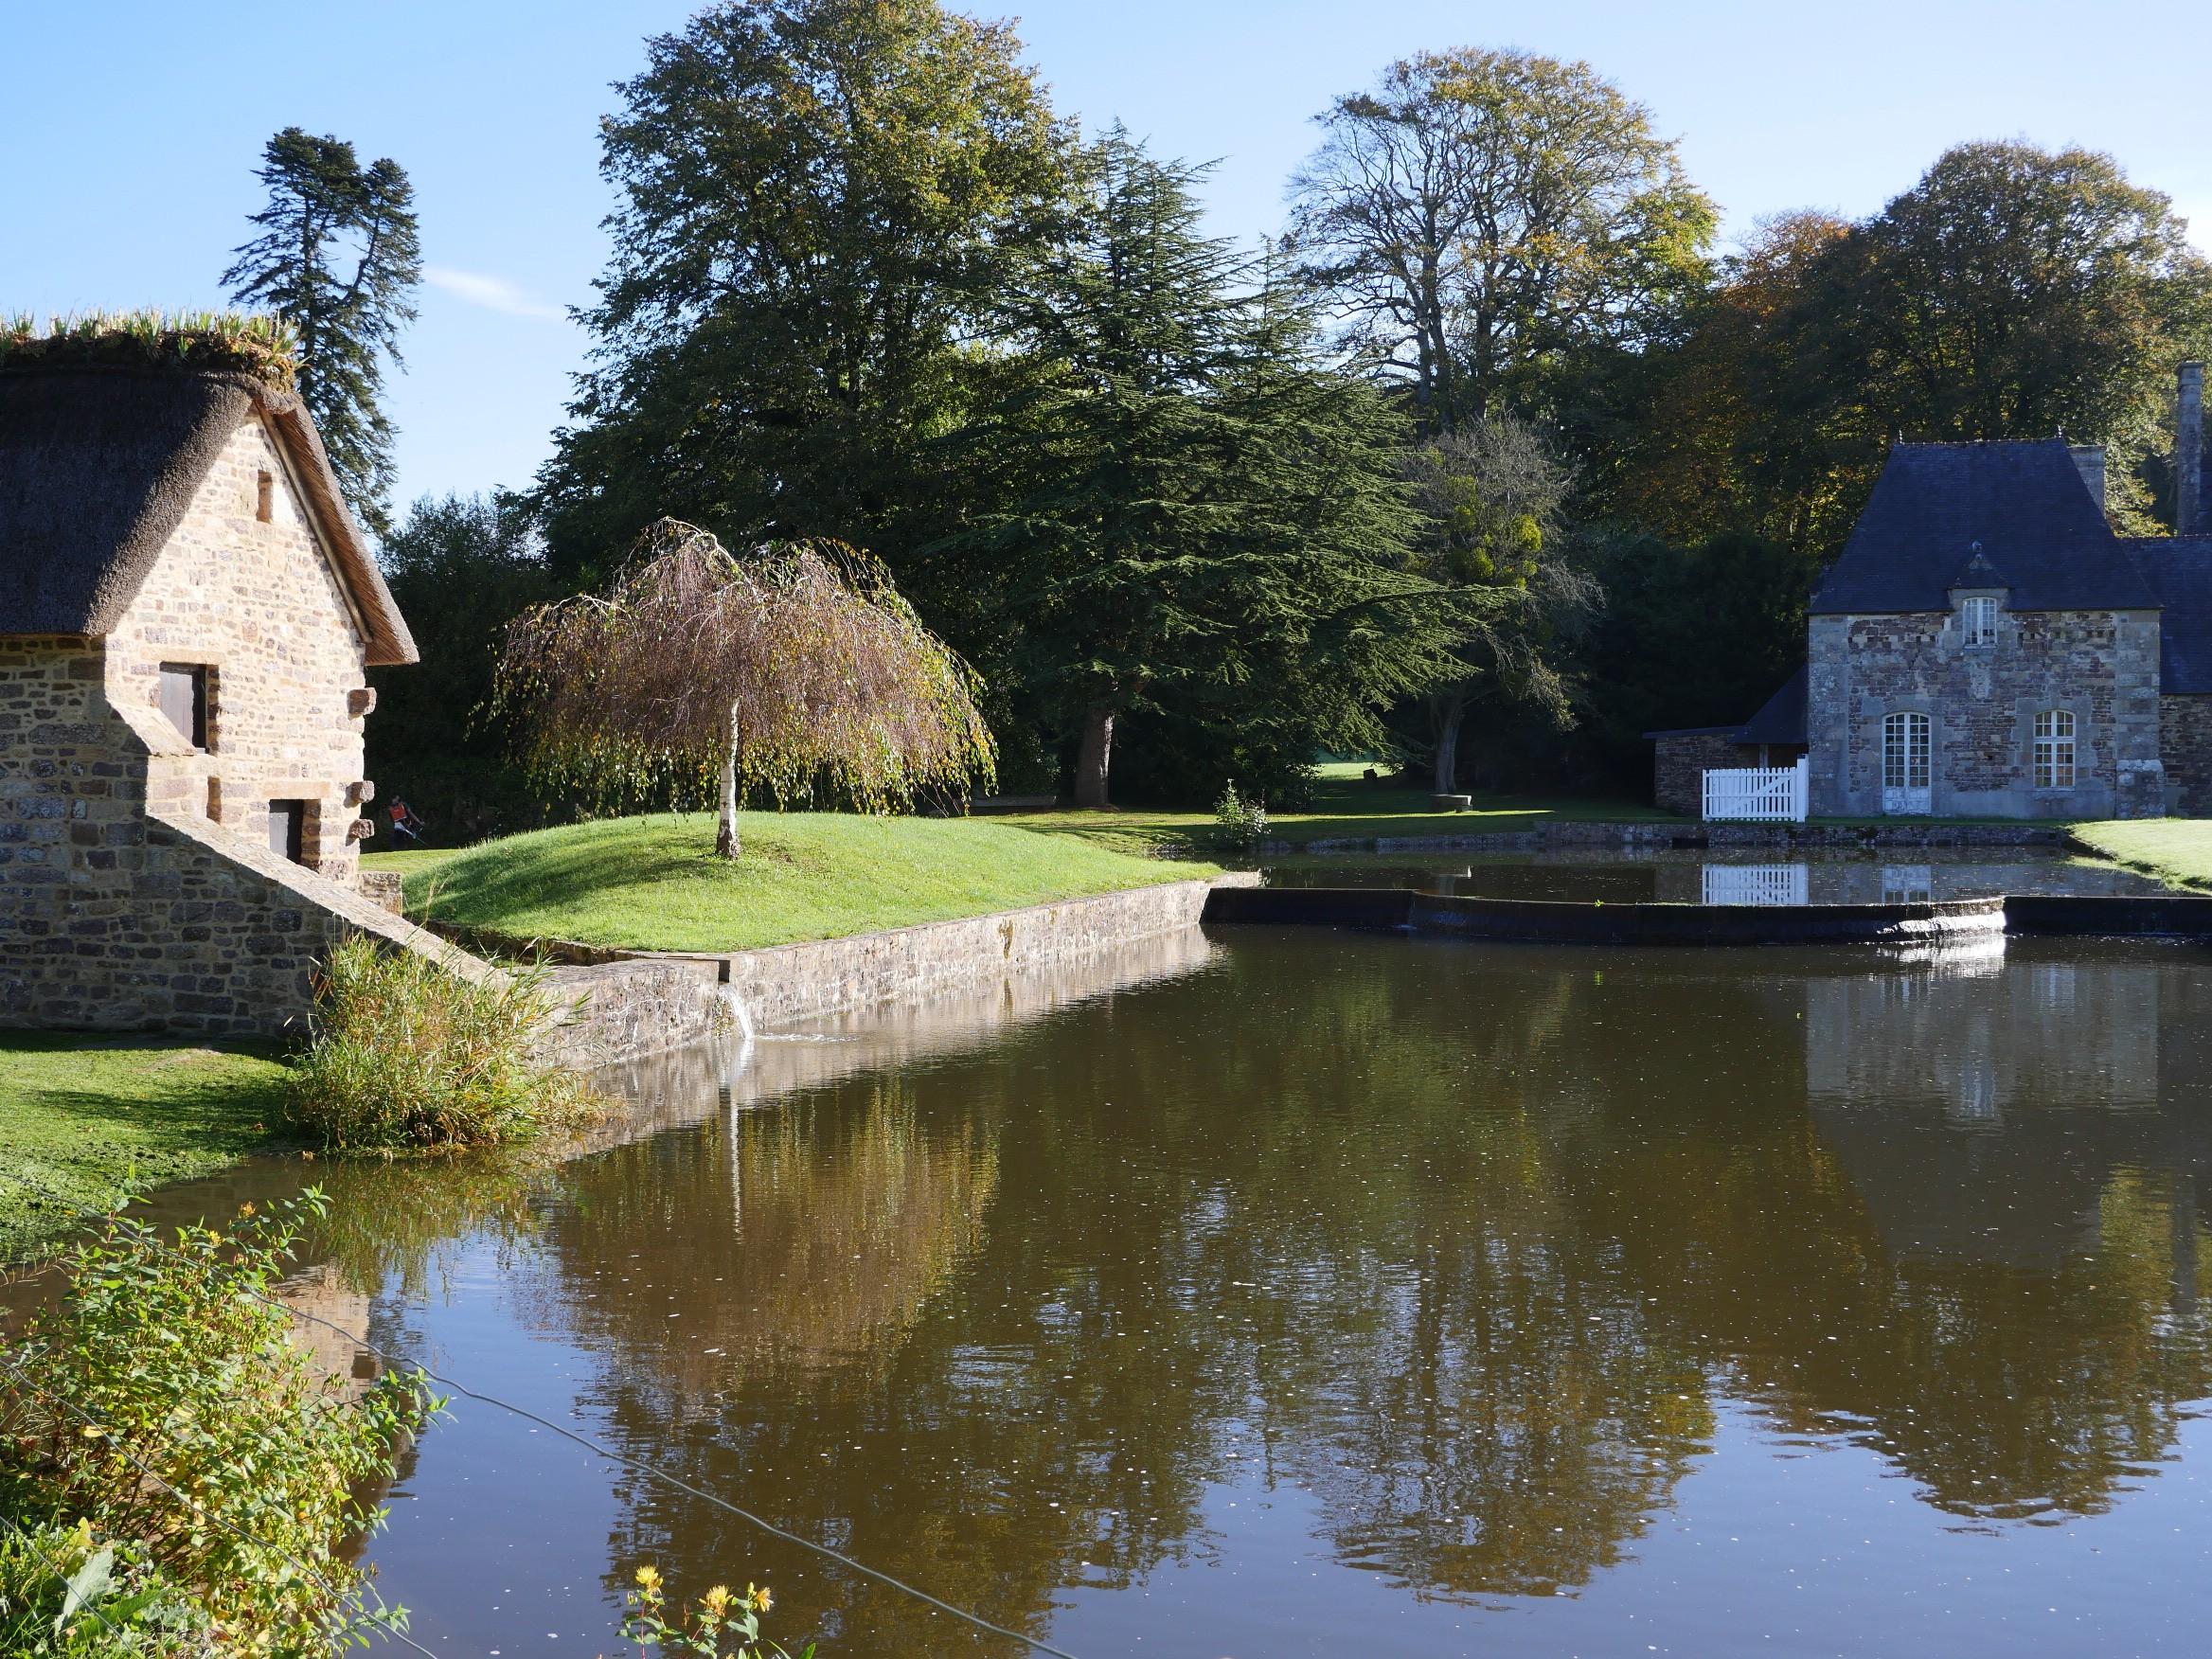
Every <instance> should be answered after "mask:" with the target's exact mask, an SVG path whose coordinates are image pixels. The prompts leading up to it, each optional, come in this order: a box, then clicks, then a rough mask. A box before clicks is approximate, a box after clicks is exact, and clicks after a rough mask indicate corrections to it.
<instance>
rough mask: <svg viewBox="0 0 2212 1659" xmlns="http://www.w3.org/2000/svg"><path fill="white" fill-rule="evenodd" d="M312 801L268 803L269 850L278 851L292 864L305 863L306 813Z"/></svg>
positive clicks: (311, 806) (311, 805)
mask: <svg viewBox="0 0 2212 1659" xmlns="http://www.w3.org/2000/svg"><path fill="white" fill-rule="evenodd" d="M313 806H314V802H312V801H271V802H270V803H269V850H270V851H271V852H275V853H280V854H282V855H283V856H284V857H286V858H288V859H290V860H291V861H292V862H293V863H294V864H305V863H307V835H308V813H309V812H311V811H312V808H313Z"/></svg>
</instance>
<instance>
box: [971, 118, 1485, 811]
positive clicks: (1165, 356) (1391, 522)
mask: <svg viewBox="0 0 2212 1659" xmlns="http://www.w3.org/2000/svg"><path fill="white" fill-rule="evenodd" d="M1191 176H1192V175H1191V174H1190V172H1189V171H1188V170H1187V169H1182V168H1179V167H1174V166H1169V165H1166V164H1163V163H1161V162H1158V161H1156V160H1154V159H1152V158H1151V157H1150V156H1148V155H1147V154H1146V153H1145V152H1143V151H1142V150H1141V149H1140V148H1139V147H1138V146H1137V145H1135V144H1133V143H1132V142H1131V141H1130V140H1129V139H1128V138H1127V136H1126V135H1125V134H1121V133H1120V132H1119V131H1118V130H1116V131H1115V133H1113V134H1110V135H1109V136H1108V137H1107V138H1105V139H1104V140H1103V141H1102V142H1101V143H1099V144H1098V145H1097V146H1096V147H1095V148H1093V149H1092V150H1091V151H1090V152H1088V153H1087V155H1086V157H1085V161H1084V188H1083V198H1082V200H1081V203H1080V205H1079V208H1078V210H1077V213H1076V215H1075V218H1074V221H1073V226H1072V230H1071V233H1070V235H1069V236H1068V237H1067V238H1066V240H1065V241H1063V242H1062V244H1061V246H1060V247H1058V248H1057V249H1056V250H1055V251H1054V252H1053V254H1052V255H1051V256H1050V257H1049V258H1048V259H1044V261H1043V262H1042V263H1041V265H1040V267H1039V272H1038V276H1037V278H1036V280H1035V281H1034V282H1033V283H1032V284H1031V285H1029V286H1028V287H1027V288H1026V290H1025V291H1023V292H1022V293H1021V294H1018V295H1017V296H1016V297H1015V298H1014V300H1013V301H1012V302H1011V303H1010V304H1009V306H1008V318H1007V327H1008V330H1009V332H1010V333H1012V334H1014V335H1016V336H1018V337H1019V338H1020V339H1022V340H1023V341H1024V342H1026V346H1027V348H1028V349H1029V350H1030V352H1031V353H1032V357H1033V362H1034V365H1035V366H1034V367H1033V368H1032V370H1031V374H1032V379H1031V380H1030V382H1029V383H1028V384H1026V386H1025V387H1024V388H1023V389H1022V390H1021V392H1020V393H1019V395H1017V396H1016V397H1014V398H1012V399H1011V400H1009V401H1008V402H1006V403H1005V404H1003V405H1002V406H1001V407H1000V408H998V409H997V410H996V411H995V412H994V414H993V416H992V418H991V419H989V420H986V421H982V422H979V423H978V424H977V425H976V426H975V427H974V429H973V430H972V432H970V433H969V434H967V435H965V441H967V442H969V443H972V444H974V445H977V446H980V447H982V448H983V449H985V450H987V451H989V452H990V453H993V454H996V455H999V456H1000V457H1001V458H1002V465H1003V467H1004V468H1005V473H1006V475H1005V477H1004V478H1003V479H1002V484H1003V490H1004V495H1005V497H1006V499H1007V500H1008V505H1007V506H1005V507H1003V508H991V509H989V510H988V511H987V513H986V514H985V515H984V519H985V522H984V524H983V525H982V526H981V527H979V528H978V529H977V530H976V531H973V532H971V533H970V535H969V536H968V537H967V538H966V539H965V540H966V542H967V544H968V545H969V546H970V548H971V549H972V550H974V549H982V550H985V551H987V552H988V554H989V555H990V557H989V559H988V561H986V562H988V563H989V564H990V566H991V567H992V568H995V569H997V570H999V571H1000V572H1002V573H1003V578H1002V580H1003V587H1002V589H1001V597H1000V598H999V601H998V606H997V614H998V615H999V616H1000V617H1001V618H1002V619H1003V622H1004V624H1005V626H1006V627H1007V628H1008V630H1009V631H1010V632H1011V633H1013V635H1014V637H1015V639H1016V644H1015V646H1014V648H1013V650H1012V652H1011V656H1012V660H1013V662H1014V663H1015V665H1016V666H1017V669H1018V670H1019V671H1020V672H1021V673H1022V675H1023V677H1024V679H1025V680H1026V683H1027V684H1029V685H1030V686H1032V687H1036V688H1037V691H1038V693H1039V695H1040V696H1041V697H1042V698H1043V699H1044V700H1045V701H1046V703H1047V704H1048V705H1050V706H1051V707H1052V708H1053V710H1054V711H1055V712H1056V713H1057V714H1058V716H1059V717H1060V719H1061V721H1062V722H1064V724H1065V725H1067V726H1072V727H1073V728H1074V729H1076V730H1077V731H1078V732H1079V741H1078V747H1077V757H1076V769H1075V794H1076V799H1077V801H1078V802H1079V804H1082V805H1087V806H1103V805H1105V804H1106V803H1107V800H1108V796H1109V788H1110V776H1111V769H1112V765H1113V756H1114V742H1115V729H1116V723H1117V722H1119V721H1120V719H1121V718H1122V717H1123V716H1124V715H1126V714H1128V713H1130V712H1131V711H1133V710H1150V711H1152V712H1154V713H1158V714H1161V715H1163V716H1165V717H1167V718H1169V719H1176V720H1181V721H1185V722H1191V723H1193V724H1196V725H1200V726H1206V727H1211V728H1212V730H1213V731H1214V732H1215V733H1216V734H1221V733H1222V732H1225V731H1228V730H1231V729H1234V730H1235V731H1237V732H1238V733H1239V734H1240V737H1241V738H1242V739H1243V740H1246V741H1247V742H1249V743H1251V744H1255V745H1257V747H1258V748H1260V749H1264V750H1266V751H1267V752H1268V753H1269V754H1270V755H1271V756H1272V757H1273V758H1274V759H1275V764H1276V767H1277V770H1278V773H1279V772H1286V771H1287V772H1295V771H1297V770H1300V769H1302V768H1303V767H1304V766H1305V765H1306V763H1307V761H1308V760H1309V759H1310V758H1311V752H1312V749H1313V746H1314V744H1315V742H1316V741H1317V740H1318V741H1329V740H1336V741H1340V742H1347V743H1358V742H1362V741H1372V740H1375V739H1377V738H1378V737H1379V736H1380V732H1379V728H1377V726H1376V724H1375V711H1376V709H1377V708H1378V707H1379V706H1380V705H1383V704H1384V703H1386V702H1387V701H1388V700H1389V699H1390V698H1392V697H1395V696H1400V695H1404V694H1408V693H1411V692H1415V691H1418V689H1420V688H1421V687H1424V686H1425V685H1426V684H1427V683H1428V682H1429V681H1430V680H1431V679H1433V678H1436V677H1437V676H1438V675H1441V674H1444V673H1447V672H1451V671H1454V670H1455V669H1457V667H1458V665H1457V663H1456V661H1455V659H1454V658H1453V657H1452V656H1451V652H1450V644H1451V641H1452V639H1453V637H1454V630H1455V623H1454V620H1453V618H1452V616H1451V615H1450V611H1451V605H1450V601H1449V598H1448V597H1446V596H1443V595H1441V594H1440V593H1439V591H1438V590H1437V589H1436V588H1435V587H1434V586H1433V585H1432V584H1430V583H1428V582H1426V581H1423V580H1421V579H1419V578H1418V577H1415V576H1413V575H1411V574H1409V573H1408V572H1406V571H1405V570H1404V569H1403V568H1402V566H1403V557H1402V556H1403V553H1404V549H1405V538H1406V535H1407V533H1408V531H1409V529H1410V527H1411V520H1410V515H1409V514H1408V512H1407V511H1406V508H1405V506H1404V503H1403V500H1402V495H1401V491H1400V487H1399V485H1398V482H1397V480H1396V478H1395V476H1394V473H1395V471H1396V460H1397V454H1398V446H1399V442H1400V438H1401V437H1402V432H1403V429H1402V426H1401V424H1400V421H1399V419H1397V418H1396V417H1395V416H1394V415H1393V414H1392V412H1391V411H1390V410H1389V408H1388V407H1387V405H1386V404H1385V403H1384V402H1383V400H1382V399H1381V398H1380V396H1379V395H1378V394H1377V393H1376V391H1375V390H1374V389H1373V388H1372V387H1371V386H1369V385H1367V384H1364V383H1363V382H1361V381H1360V380H1359V379H1357V378H1356V377H1353V376H1349V375H1347V374H1344V373H1340V372H1338V371H1336V370H1334V369H1332V368H1329V367H1326V366H1321V365H1319V364H1318V363H1317V362H1316V361H1315V358H1314V349H1313V348H1314V342H1313V338H1312V326H1311V317H1310V316H1309V315H1308V314H1307V312H1306V311H1305V309H1304V307H1303V305H1302V304H1301V303H1300V302H1298V301H1297V300H1296V299H1294V298H1293V294H1292V291H1291V289H1290V287H1289V285H1288V284H1287V283H1286V282H1284V281H1282V280H1280V279H1279V277H1278V276H1277V275H1276V274H1274V273H1269V274H1267V275H1265V276H1263V277H1262V279H1261V281H1260V282H1259V283H1258V287H1257V288H1254V287H1253V286H1251V285H1250V283H1249V282H1248V280H1247V274H1246V273H1245V272H1244V271H1243V270H1242V269H1241V265H1240V260H1239V259H1237V257H1236V256H1235V255H1234V253H1233V252H1232V251H1231V250H1230V249H1229V248H1228V247H1227V246H1226V245H1225V244H1223V243H1221V242H1218V241H1209V240H1207V239H1205V238H1204V237H1202V236H1201V235H1200V234H1199V233H1198V230H1197V221H1198V216H1199V210H1198V207H1197V205H1195V203H1194V202H1193V201H1192V199H1191V195H1190V182H1191ZM1232 746H1233V745H1232ZM1215 781H1216V782H1217V783H1218V781H1219V780H1218V779H1217V780H1215Z"/></svg>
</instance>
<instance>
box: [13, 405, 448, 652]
mask: <svg viewBox="0 0 2212 1659" xmlns="http://www.w3.org/2000/svg"><path fill="white" fill-rule="evenodd" d="M257 413H258V414H259V416H260V417H261V418H263V419H266V420H267V421H268V423H269V428H270V430H271V431H272V432H273V433H274V434H275V435H276V442H277V447H278V448H279V450H280V451H281V452H282V453H283V455H284V456H285V460H286V462H287V463H288V468H289V471H290V473H291V475H292V479H293V481H294V483H295V484H296V485H297V486H298V488H299V491H300V494H301V495H302V497H303V498H304V499H305V502H306V505H307V509H308V513H309V517H310V518H311V520H312V523H313V526H314V528H315V532H316V535H317V538H318V540H319V541H320V542H321V544H322V545H323V547H324V548H325V550H326V551H327V552H328V553H329V555H330V562H331V563H332V565H333V566H334V567H335V568H336V570H337V573H338V576H339V580H341V581H342V582H343V583H344V584H345V587H346V590H347V593H348V596H349V598H351V599H352V601H353V607H354V611H355V614H356V615H357V616H358V617H359V619H360V621H361V624H362V627H363V629H364V632H365V633H366V635H367V657H368V661H369V662H371V663H379V664H384V663H411V662H414V661H416V660H417V652H416V650H415V641H414V639H413V637H412V636H411V635H410V634H409V633H408V632H407V624H406V622H405V620H404V619H403V618H402V617H401V615H400V611H399V607H398V606H397V605H395V604H394V603H393V602H392V596H391V591H390V590H389V589H388V588H386V587H385V586H384V577H383V575H382V573H381V572H379V571H378V569H377V566H376V561H375V559H374V558H372V557H371V556H370V554H369V551H368V548H367V546H366V544H365V543H364V542H363V541H362V539H361V532H360V530H359V529H357V528H356V527H355V526H354V524H353V519H352V515H351V514H349V513H348V511H347V510H346V506H345V502H344V499H343V497H342V496H341V495H340V493H339V490H338V481H337V478H336V477H335V475H334V474H332V473H331V471H330V459H329V457H328V456H327V455H325V454H324V453H323V445H322V439H321V438H320V437H317V436H316V435H315V429H314V423H313V422H312V420H310V419H308V416H307V411H306V409H305V408H304V406H303V405H302V404H301V403H300V401H299V400H298V399H297V398H296V397H294V396H293V395H292V394H290V393H289V392H279V391H275V390H273V389H272V388H270V387H269V386H267V385H265V384H262V383H261V382H259V381H258V380H255V379H253V378H252V377H250V376H247V375H242V374H202V373H193V372H189V371H186V370H182V369H165V368H122V367H116V366H105V365H101V366H94V365H65V366H64V365H40V366H35V367H25V368H8V369H0V634H19V633H75V634H86V635H95V636H97V635H100V634H105V633H109V632H110V631H111V630H112V629H113V628H114V627H115V625H116V623H117V622H118V621H119V620H120V619H121V617H122V615H123V612H124V611H125V610H126V609H127V608H128V607H129V606H130V603H131V601H132V600H133V599H134V598H136V597H137V594H138V589H139V587H140V586H141V585H142V584H143V583H144V581H145V580H146V577H147V573H148V572H149V571H150V570H151V569H152V565H153V561H154V558H155V556H156V555H158V554H159V553H160V551H161V549H162V546H163V544H165V543H166V542H168V540H169V536H170V534H171V532H173V531H174V530H175V529H176V527H177V525H178V523H179V522H180V521H181V520H182V519H183V518H184V515H185V510H186V508H188V507H189V506H190V505H191V501H192V496H193V494H194V492H195V491H197V490H198V489H199V486H200V483H201V480H202V479H204V478H205V476H206V475H207V470H208V468H209V467H211V466H212V465H213V464H214V462H215V458H216V456H217V455H220V454H221V453H222V451H223V444H224V443H225V442H226V441H228V439H229V437H230V435H231V434H232V433H233V432H235V431H237V430H238V428H239V426H240V425H241V424H242V423H243V422H244V421H246V420H249V419H253V418H254V417H255V416H256V414H257Z"/></svg>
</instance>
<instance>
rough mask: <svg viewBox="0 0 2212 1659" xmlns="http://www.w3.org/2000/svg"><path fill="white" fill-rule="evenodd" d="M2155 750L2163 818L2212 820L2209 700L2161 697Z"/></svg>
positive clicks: (2211, 714) (2211, 707) (2211, 710)
mask: <svg viewBox="0 0 2212 1659" xmlns="http://www.w3.org/2000/svg"><path fill="white" fill-rule="evenodd" d="M2158 748H2159V755H2160V758H2162V759H2163V760H2164V761H2165V762H2166V812H2167V816H2168V817H2172V818H2212V697H2161V698H2160V699H2159V700H2158Z"/></svg>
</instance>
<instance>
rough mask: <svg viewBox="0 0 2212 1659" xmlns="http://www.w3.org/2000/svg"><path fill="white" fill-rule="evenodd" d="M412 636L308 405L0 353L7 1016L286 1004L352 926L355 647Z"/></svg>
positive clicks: (360, 916) (361, 701) (131, 1022)
mask: <svg viewBox="0 0 2212 1659" xmlns="http://www.w3.org/2000/svg"><path fill="white" fill-rule="evenodd" d="M414 660H415V645H414V641H413V640H412V639H411V638H409V636H408V633H407V627H406V624H405V623H404V622H403V621H402V620H401V617H400V614H399V612H398V610H397V609H396V608H395V607H394V606H393V604H392V599H391V595H390V594H389V593H388V592H387V591H386V589H385V587H384V580H383V578H382V577H381V576H380V575H379V574H378V572H377V568H376V565H375V562H373V560H372V559H371V558H370V556H369V552H368V549H367V548H366V546H365V545H364V544H363V542H362V539H361V536H360V533H359V532H358V531H357V530H356V529H355V528H354V526H353V523H352V521H351V519H350V518H349V517H348V514H347V511H346V508H345V506H344V504H343V502H342V501H341V500H340V497H339V493H338V487H337V482H336V480H335V478H334V477H333V476H332V475H331V473H330V463H329V461H328V460H327V459H326V458H325V456H324V454H323V448H322V444H321V442H320V440H319V439H318V438H317V437H316V436H315V432H314V428H313V426H312V424H311V423H310V422H309V420H308V418H307V415H306V413H305V411H304V410H303V409H302V407H301V405H300V403H299V401H298V400H297V399H296V398H294V397H293V396H291V395H289V394H287V393H283V392H279V391H275V390H273V389H271V388H270V387H269V386H267V385H265V384H262V383H261V382H259V381H258V380H256V379H253V378H250V377H248V376H245V375H239V374H208V373H187V372H184V371H182V370H176V369H161V368H153V367H149V368H144V369H132V368H119V367H112V366H93V365H70V366H55V365H48V366H26V367H10V368H8V369H5V370H0V1023H4V1024H8V1025H13V1026H84V1027H94V1028H133V1027H145V1028H153V1027H177V1028H186V1029H200V1030H207V1031H243V1030H262V1031H273V1030H280V1029H283V1028H285V1027H286V1026H288V1025H289V1024H290V1023H291V1022H293V1021H294V1020H295V1019H296V1018H297V1017H298V1015H299V1014H300V1013H302V1012H303V1011H304V1010H305V1008H306V1007H307V999H308V984H309V980H308V975H309V972H310V969H311V967H312V962H313V960H314V959H315V957H316V956H317V955H318V954H321V953H322V952H323V951H324V950H326V949H327V948H328V945H329V943H330V940H331V939H332V938H334V937H336V936H337V935H338V934H339V933H341V932H343V931H345V930H346V929H348V928H356V927H361V928H368V929H371V930H373V931H377V932H381V933H387V934H394V935H395V936H397V935H401V934H405V935H412V932H413V930H411V929H406V928H405V927H404V924H401V923H398V922H396V921H395V920H394V919H392V918H390V917H388V916H386V915H384V912H383V911H382V910H381V909H380V908H379V907H377V906H376V905H373V904H370V903H368V902H367V901H365V900H363V899H362V898H361V896H360V895H359V893H358V892H356V891H355V876H356V871H357V869H358V856H359V841H360V838H361V837H362V836H363V835H365V834H366V833H367V831H368V828H369V825H368V820H367V819H366V817H365V816H364V815H363V813H364V803H365V802H366V800H367V799H368V796H369V794H370V790H369V786H368V784H367V783H366V781H365V780H364V779H363V778H362V776H361V762H362V722H363V718H364V717H365V716H366V714H367V712H368V710H369V707H370V705H371V703H372V702H373V694H372V693H370V692H369V691H367V690H366V688H365V687H364V682H363V673H362V670H363V669H364V668H365V667H366V665H368V664H371V663H378V664H383V663H410V662H413V661H414Z"/></svg>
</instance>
